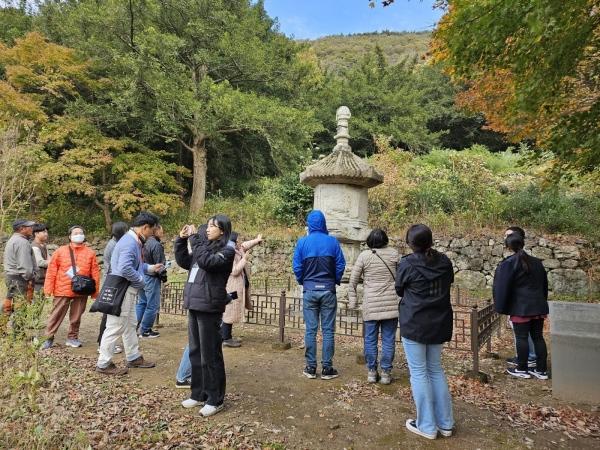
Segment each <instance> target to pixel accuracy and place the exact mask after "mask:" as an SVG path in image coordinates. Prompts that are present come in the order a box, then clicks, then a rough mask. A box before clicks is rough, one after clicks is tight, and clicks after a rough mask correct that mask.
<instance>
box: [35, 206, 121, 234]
mask: <svg viewBox="0 0 600 450" xmlns="http://www.w3.org/2000/svg"><path fill="white" fill-rule="evenodd" d="M40 220H41V221H43V222H44V223H46V224H47V225H48V226H49V227H50V229H51V230H52V233H53V234H55V235H61V236H62V235H66V234H67V230H68V229H69V227H70V226H72V225H75V224H76V225H81V226H82V227H84V228H85V230H86V233H88V234H106V230H105V225H104V217H103V215H102V212H101V211H100V210H99V209H98V208H94V207H90V206H89V204H87V203H86V204H83V203H80V202H78V201H77V200H73V199H69V200H67V199H66V198H65V197H59V198H57V199H56V200H54V201H52V202H51V203H50V204H49V205H48V206H46V208H45V209H44V210H43V211H42V214H41V218H40ZM113 220H118V219H113Z"/></svg>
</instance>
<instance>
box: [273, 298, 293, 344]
mask: <svg viewBox="0 0 600 450" xmlns="http://www.w3.org/2000/svg"><path fill="white" fill-rule="evenodd" d="M285 302H286V298H285V289H282V290H281V295H280V296H279V308H278V309H279V341H278V342H277V343H274V344H273V348H274V349H276V350H288V349H290V348H292V344H290V343H289V342H286V341H285Z"/></svg>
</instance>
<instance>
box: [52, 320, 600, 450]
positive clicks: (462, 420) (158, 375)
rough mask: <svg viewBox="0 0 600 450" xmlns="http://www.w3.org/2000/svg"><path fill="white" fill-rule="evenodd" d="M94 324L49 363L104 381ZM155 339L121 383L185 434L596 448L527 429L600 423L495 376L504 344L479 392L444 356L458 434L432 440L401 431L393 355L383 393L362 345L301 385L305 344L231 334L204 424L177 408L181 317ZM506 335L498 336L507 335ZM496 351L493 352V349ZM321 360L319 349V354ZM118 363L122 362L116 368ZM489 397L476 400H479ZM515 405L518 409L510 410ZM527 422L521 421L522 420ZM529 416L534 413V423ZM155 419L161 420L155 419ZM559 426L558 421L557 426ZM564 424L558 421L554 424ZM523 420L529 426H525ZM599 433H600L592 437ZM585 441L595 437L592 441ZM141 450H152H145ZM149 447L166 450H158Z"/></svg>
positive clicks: (61, 336) (333, 442)
mask: <svg viewBox="0 0 600 450" xmlns="http://www.w3.org/2000/svg"><path fill="white" fill-rule="evenodd" d="M99 319H100V316H99V315H98V314H90V313H86V314H85V315H84V316H83V320H82V330H81V339H82V340H83V341H84V346H83V347H82V348H80V349H71V348H66V347H64V345H63V344H64V340H65V337H66V325H67V324H66V323H63V325H62V326H61V329H60V330H59V333H58V335H57V336H56V340H55V342H56V343H57V344H58V345H57V346H56V348H55V349H54V350H52V351H51V353H50V354H51V355H52V356H59V357H60V355H80V357H81V358H82V359H83V360H85V368H86V371H87V370H89V380H88V381H90V382H94V380H98V381H99V382H104V380H100V379H99V378H101V376H100V375H98V374H95V373H94V372H93V367H94V363H95V359H96V358H97V353H96V348H97V347H96V343H95V340H96V334H97V330H98V324H99ZM161 324H162V327H161V328H160V329H159V331H160V332H161V336H160V338H157V339H145V340H141V346H142V351H143V354H144V357H145V358H147V359H151V360H155V361H157V367H156V368H155V369H149V370H140V369H138V370H132V371H131V372H130V374H129V375H127V378H129V380H130V381H133V382H134V383H136V384H138V385H139V386H141V387H143V386H147V387H148V388H149V389H150V388H152V389H157V392H160V397H161V399H160V403H161V410H163V411H168V412H169V413H171V414H175V415H176V416H183V417H184V418H189V429H190V432H191V433H202V432H203V430H205V429H206V427H207V426H209V424H210V426H219V427H220V429H222V430H223V429H224V430H230V431H229V432H231V433H236V434H239V435H244V436H247V437H250V438H251V439H252V440H253V441H256V442H260V443H262V446H263V448H307V449H308V448H310V449H319V448H323V449H325V448H327V449H344V448H346V449H350V448H352V449H387V448H390V449H393V448H400V447H408V448H411V449H421V448H440V449H461V450H465V449H496V448H568V449H572V448H581V449H587V448H589V449H592V448H599V447H600V439H598V438H597V437H589V436H588V437H581V436H577V434H576V433H573V432H569V430H568V428H567V429H565V430H558V431H556V429H555V428H552V429H550V430H546V429H544V428H546V426H545V425H544V424H542V425H543V426H542V427H541V429H540V427H536V426H532V425H531V423H533V422H531V421H530V419H529V418H528V417H529V416H530V415H527V414H528V413H527V414H525V413H523V411H525V412H527V408H531V406H532V405H534V406H535V407H547V408H559V409H560V408H562V409H564V410H566V411H571V409H572V408H573V407H578V408H580V411H583V412H584V413H585V414H587V415H588V419H587V420H588V421H587V422H586V424H589V423H592V424H593V426H595V425H596V424H597V422H598V421H600V418H598V413H597V412H596V410H595V409H594V407H591V408H590V407H589V406H584V405H579V406H577V405H567V404H564V403H561V402H559V401H557V400H554V399H553V398H552V396H551V381H540V380H537V379H532V380H516V379H510V378H508V376H507V375H504V374H503V373H502V372H503V370H504V367H505V366H504V362H503V361H504V357H507V356H510V352H511V347H510V345H511V344H510V342H508V337H507V338H506V339H505V340H506V341H507V342H504V341H503V342H497V343H496V347H498V346H500V352H499V353H500V356H502V358H501V359H491V358H490V359H484V360H482V370H483V371H485V372H487V373H488V374H490V376H491V379H492V381H491V383H490V384H489V385H485V386H482V385H480V384H478V383H474V382H470V381H469V382H467V381H464V380H463V378H462V377H461V374H463V373H464V371H465V369H466V368H467V367H468V365H469V364H470V360H468V359H467V357H465V356H464V355H462V354H456V353H451V352H449V351H446V352H445V354H444V365H445V367H447V373H448V375H449V378H450V384H451V387H452V389H453V398H454V412H455V419H456V424H457V426H456V428H457V432H456V435H455V436H454V437H452V438H438V439H437V440H435V441H429V440H426V439H423V438H421V437H418V436H415V435H413V434H411V433H409V432H408V431H407V430H406V428H405V426H404V422H405V421H406V419H407V418H409V417H414V407H413V402H412V399H411V394H410V387H409V381H408V374H407V370H406V362H405V359H404V355H403V354H402V351H401V347H398V350H397V353H396V361H395V363H394V367H395V368H394V371H393V376H394V382H393V383H392V384H391V385H389V386H382V385H379V384H377V385H369V384H367V383H366V370H365V368H364V366H363V365H360V364H358V362H357V355H358V354H360V353H361V349H362V342H361V341H360V340H358V339H356V338H348V337H339V338H338V339H337V340H336V355H335V359H334V364H335V366H336V368H337V369H338V370H339V372H340V377H339V378H337V379H334V380H329V381H324V380H320V379H318V378H317V379H315V380H309V379H307V378H305V377H303V376H302V373H301V372H302V368H303V366H304V357H303V355H304V353H303V350H302V349H301V348H300V345H301V342H302V335H301V334H300V333H298V332H295V333H290V334H288V336H287V337H288V339H289V340H290V341H291V342H292V349H290V350H285V351H283V350H274V349H273V348H272V343H273V342H275V341H276V329H274V328H268V327H264V326H254V325H253V326H250V325H243V326H235V327H234V335H236V336H237V337H239V338H242V339H243V345H242V347H240V348H237V349H231V348H225V349H224V353H225V365H226V370H227V397H226V408H225V410H224V411H223V412H221V413H219V414H217V415H216V416H214V417H211V418H207V419H205V418H202V417H201V416H200V415H199V413H198V409H191V410H186V409H184V408H182V407H181V406H180V404H179V403H180V402H181V401H182V400H184V399H185V398H187V396H186V394H187V391H186V390H182V389H176V388H175V384H174V383H175V372H176V370H177V367H178V364H179V359H180V357H181V353H182V350H183V347H184V346H185V343H186V341H187V334H186V318H185V317H179V316H165V315H162V316H161ZM507 334H508V333H505V336H506V335H507ZM494 350H495V351H498V349H497V348H495V349H494ZM319 351H320V350H319ZM115 362H116V363H117V364H118V365H122V364H124V362H123V355H118V356H117V357H116V359H115ZM482 391H483V392H486V393H487V392H491V394H490V395H489V396H488V395H487V394H486V395H484V396H483V397H481V396H480V395H479V393H481V392H482ZM515 405H516V406H515ZM509 407H515V408H521V413H520V416H517V417H515V418H514V420H513V419H512V418H507V414H506V411H505V410H506V409H507V408H509ZM526 416H527V417H526ZM532 417H535V414H534V415H533V416H532ZM156 420H157V421H158V420H160V417H157V418H156ZM556 420H559V419H556ZM560 420H562V419H560ZM528 421H529V422H528ZM596 431H597V430H596ZM592 434H596V433H595V432H594V433H592ZM148 448H155V447H153V446H150V447H148ZM156 448H172V447H168V446H164V447H163V446H162V445H161V446H159V445H157V446H156Z"/></svg>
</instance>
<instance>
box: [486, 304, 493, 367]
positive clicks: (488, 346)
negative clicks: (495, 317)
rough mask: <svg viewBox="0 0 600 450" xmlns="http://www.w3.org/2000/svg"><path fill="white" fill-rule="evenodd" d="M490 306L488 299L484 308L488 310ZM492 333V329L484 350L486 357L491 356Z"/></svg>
mask: <svg viewBox="0 0 600 450" xmlns="http://www.w3.org/2000/svg"><path fill="white" fill-rule="evenodd" d="M491 304H492V301H491V300H490V299H489V298H488V300H487V305H486V308H488V309H489V307H490V306H491ZM489 326H490V328H491V327H492V324H491V323H490V325H489ZM492 331H493V329H491V330H490V338H489V339H488V341H487V348H486V350H487V353H488V356H489V355H491V353H492Z"/></svg>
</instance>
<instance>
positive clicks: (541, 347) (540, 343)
mask: <svg viewBox="0 0 600 450" xmlns="http://www.w3.org/2000/svg"><path fill="white" fill-rule="evenodd" d="M513 328H514V330H515V340H516V344H517V363H518V365H517V369H519V370H527V356H528V354H529V344H528V343H527V337H528V336H529V335H531V340H532V341H533V346H534V348H535V354H536V356H537V360H536V368H537V370H538V371H540V372H545V371H546V370H547V358H548V350H547V349H546V342H545V341H544V334H543V329H544V319H535V320H530V321H529V322H525V323H513Z"/></svg>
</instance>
